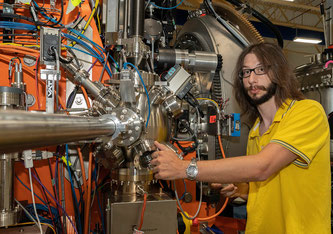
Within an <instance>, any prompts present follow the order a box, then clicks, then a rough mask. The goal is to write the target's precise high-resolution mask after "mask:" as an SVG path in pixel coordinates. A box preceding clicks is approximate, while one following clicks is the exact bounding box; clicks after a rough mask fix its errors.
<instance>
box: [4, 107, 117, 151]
mask: <svg viewBox="0 0 333 234" xmlns="http://www.w3.org/2000/svg"><path fill="white" fill-rule="evenodd" d="M0 129H1V131H0V153H9V152H18V151H22V150H25V149H32V148H38V147H44V146H50V145H57V144H63V143H68V142H75V141H79V140H88V139H95V138H97V137H100V136H107V135H112V134H113V133H114V132H115V129H116V124H115V123H114V121H113V120H111V119H109V118H91V117H77V116H65V115H53V114H43V113H29V112H23V111H0Z"/></svg>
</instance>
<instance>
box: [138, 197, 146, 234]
mask: <svg viewBox="0 0 333 234" xmlns="http://www.w3.org/2000/svg"><path fill="white" fill-rule="evenodd" d="M146 205H147V193H145V194H144V195H143V206H142V210H141V219H140V226H139V228H138V230H139V231H140V230H141V228H142V224H143V217H144V215H145V210H146Z"/></svg>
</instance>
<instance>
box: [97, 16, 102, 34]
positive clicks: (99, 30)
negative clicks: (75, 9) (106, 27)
mask: <svg viewBox="0 0 333 234" xmlns="http://www.w3.org/2000/svg"><path fill="white" fill-rule="evenodd" d="M96 18H97V23H98V33H99V34H101V33H102V29H101V20H100V19H99V15H98V16H97V17H96Z"/></svg>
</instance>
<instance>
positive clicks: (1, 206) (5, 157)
mask: <svg viewBox="0 0 333 234" xmlns="http://www.w3.org/2000/svg"><path fill="white" fill-rule="evenodd" d="M13 176H14V157H13V156H12V154H1V155H0V194H1V199H0V212H5V211H10V210H12V209H13V208H14V204H13Z"/></svg>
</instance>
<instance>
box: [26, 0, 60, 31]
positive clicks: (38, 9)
mask: <svg viewBox="0 0 333 234" xmlns="http://www.w3.org/2000/svg"><path fill="white" fill-rule="evenodd" d="M34 3H35V7H36V10H37V11H42V12H44V13H46V11H45V10H44V9H43V8H41V7H39V6H38V4H37V3H36V2H35V1H33V3H32V4H34ZM63 16H64V0H61V13H60V17H59V19H58V20H57V22H55V23H53V24H50V25H49V24H45V23H43V24H42V25H44V26H48V27H54V26H56V25H58V24H59V23H60V22H61V21H62V18H63Z"/></svg>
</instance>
